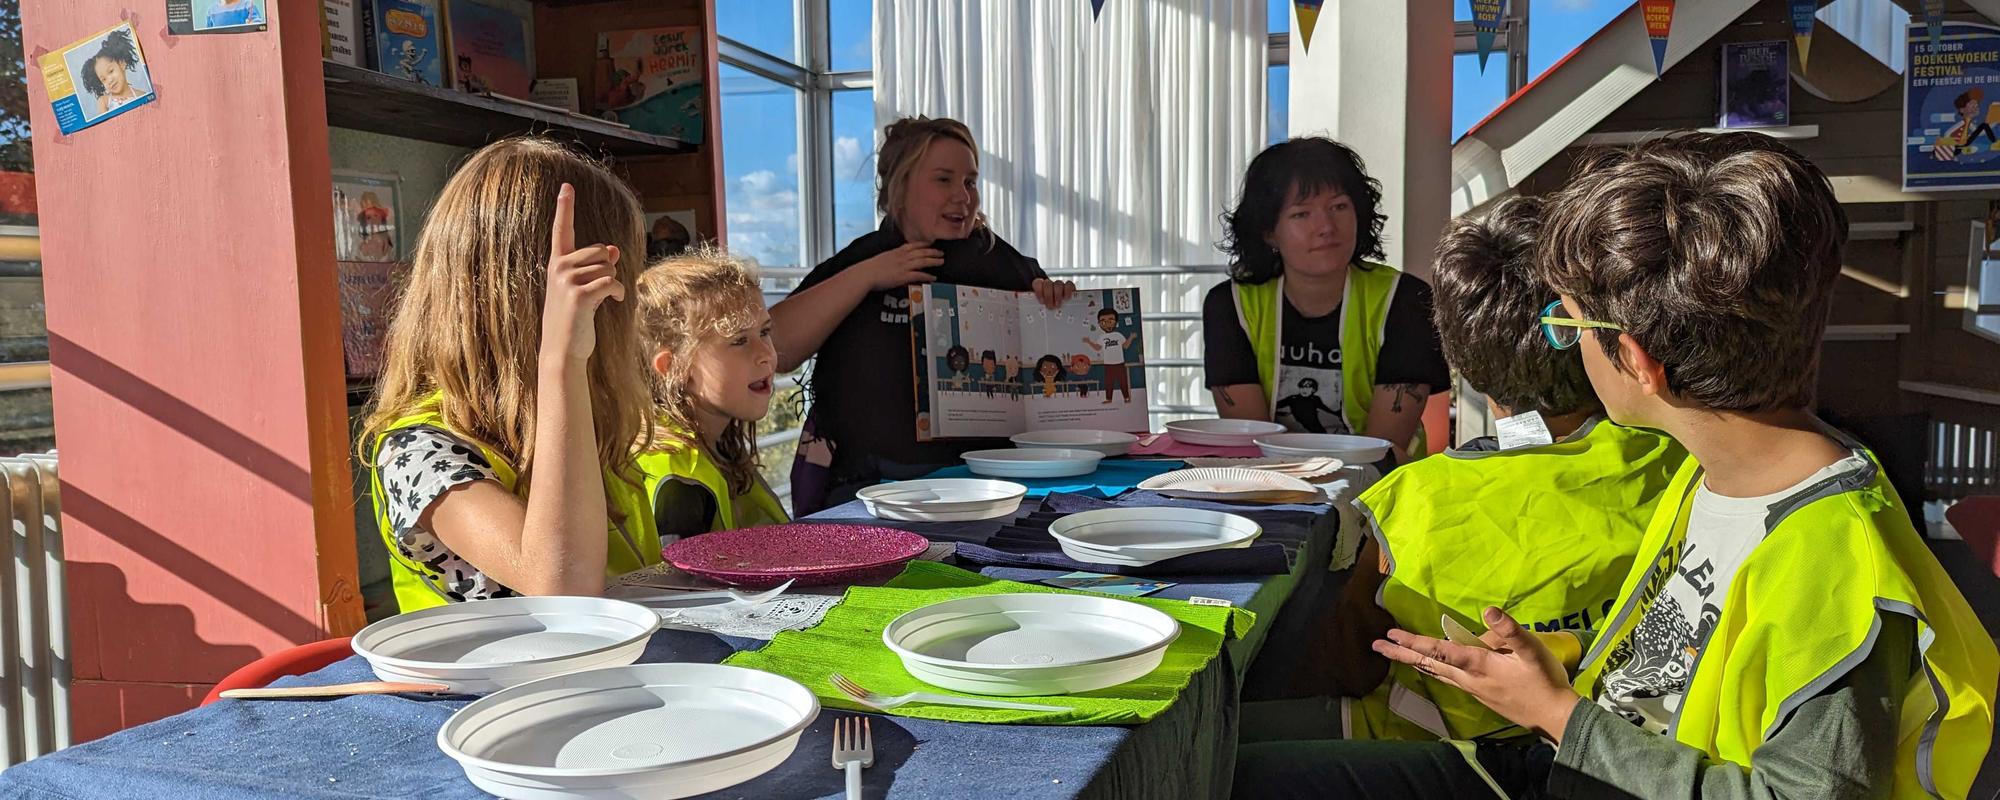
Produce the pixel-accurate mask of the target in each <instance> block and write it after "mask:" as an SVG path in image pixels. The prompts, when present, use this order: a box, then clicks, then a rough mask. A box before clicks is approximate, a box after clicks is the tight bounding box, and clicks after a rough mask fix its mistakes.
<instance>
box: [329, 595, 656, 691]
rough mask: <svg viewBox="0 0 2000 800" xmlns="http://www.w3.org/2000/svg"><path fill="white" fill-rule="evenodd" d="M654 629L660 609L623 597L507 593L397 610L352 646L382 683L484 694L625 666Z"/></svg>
mask: <svg viewBox="0 0 2000 800" xmlns="http://www.w3.org/2000/svg"><path fill="white" fill-rule="evenodd" d="M659 627H660V616H659V614H658V613H656V612H654V611H653V610H652V609H649V608H647V607H645V606H642V605H639V604H637V603H628V602H625V601H623V600H613V599H610V598H604V597H504V598H499V599H495V600H474V601H470V602H464V603H453V604H451V605H448V606H437V607H434V608H426V609H422V610H419V611H412V612H409V613H407V614H398V615H396V616H393V617H390V618H388V619H385V620H381V621H379V622H376V623H374V624H372V625H369V626H368V627H366V628H362V629H361V632H360V633H357V634H355V635H354V642H353V646H354V652H356V653H358V654H360V655H361V657H362V658H365V659H367V660H368V665H369V666H370V667H373V668H374V670H375V676H376V677H378V678H381V679H382V680H385V681H413V682H419V683H442V684H445V685H448V686H450V687H451V690H452V691H453V692H458V693H462V694H484V693H486V692H492V691H497V690H500V689H504V688H506V687H509V686H515V685H518V684H522V683H527V682H528V681H532V680H536V679H539V678H546V677H549V676H551V675H561V674H563V673H566V672H575V671H578V670H585V669H592V668H595V667H609V666H619V665H624V664H630V663H632V662H634V661H637V660H639V655H640V654H641V653H643V652H645V650H646V641H647V640H648V639H650V638H652V636H653V632H654V631H655V630H658V629H659Z"/></svg>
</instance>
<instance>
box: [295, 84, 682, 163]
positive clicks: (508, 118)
mask: <svg viewBox="0 0 2000 800" xmlns="http://www.w3.org/2000/svg"><path fill="white" fill-rule="evenodd" d="M321 64H322V65H323V66H324V68H325V72H326V121H327V124H328V125H332V126H334V127H339V128H353V129H355V130H363V131H370V132H373V133H382V134H388V135H391V136H402V137H407V138H411V139H422V140H425V141H431V142H439V143H442V144H449V145H456V146H459V147H479V146H481V145H485V144H487V143H489V142H493V141H497V140H500V139H504V138H506V137H509V136H517V135H521V134H528V133H537V134H544V135H548V136H554V137H557V138H561V139H568V140H570V141H573V142H576V143H577V144H579V145H582V146H583V147H584V148H585V149H587V150H590V151H593V152H599V153H604V154H609V155H617V156H659V155H674V154H680V153H692V152H695V150H696V148H695V147H694V146H693V145H689V144H687V143H685V142H682V141H681V140H679V139H675V138H672V137H669V136H658V135H654V134H650V133H642V132H640V131H635V130H632V129H631V128H626V127H622V126H619V125H614V124H611V123H608V122H604V121H602V120H597V119H592V118H589V117H579V116H574V115H571V114H563V113H556V112H554V111H548V110H545V109H541V108H536V107H534V106H528V105H522V104H519V103H511V102H508V101H506V100H499V99H495V98H491V97H485V96H481V95H475V94H466V93H464V92H459V91H453V90H451V89H441V88H438V87H435V86H426V85H424V84H421V83H417V82H414V81H406V80H403V79H400V78H393V77H390V76H388V75H384V74H382V73H379V72H376V71H374V70H368V69H362V68H360V67H351V66H348V65H346V64H337V63H334V62H332V61H323V62H321Z"/></svg>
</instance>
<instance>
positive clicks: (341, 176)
mask: <svg viewBox="0 0 2000 800" xmlns="http://www.w3.org/2000/svg"><path fill="white" fill-rule="evenodd" d="M398 183H399V181H398V179H397V177H396V176H394V175H373V174H368V173H362V172H345V171H339V170H336V171H335V172H334V173H333V243H334V244H333V250H334V258H335V259H338V260H340V261H373V262H383V261H398V260H400V259H401V258H402V241H401V237H400V236H399V235H398V230H399V226H398V225H397V223H398V221H399V220H398V215H397V210H398V208H399V205H398V198H397V194H398Z"/></svg>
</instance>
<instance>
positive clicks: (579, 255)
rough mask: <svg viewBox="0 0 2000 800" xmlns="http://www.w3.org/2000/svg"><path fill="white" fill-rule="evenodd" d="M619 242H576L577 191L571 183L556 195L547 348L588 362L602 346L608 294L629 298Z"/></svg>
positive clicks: (545, 314) (545, 317)
mask: <svg viewBox="0 0 2000 800" xmlns="http://www.w3.org/2000/svg"><path fill="white" fill-rule="evenodd" d="M621 255H622V254H621V253H620V252H619V250H618V246H617V245H606V244H593V245H591V246H589V247H585V248H583V249H581V250H579V249H577V246H576V189H575V187H572V186H570V185H569V184H567V183H565V184H563V185H562V189H561V190H560V191H558V192H557V193H556V217H555V225H554V231H553V232H552V233H551V235H550V241H549V265H548V277H547V290H546V292H545V294H544V297H543V300H542V352H543V354H544V355H549V354H555V353H562V354H563V355H564V356H565V357H566V358H569V359H573V360H576V361H586V360H588V359H589V358H590V354H591V352H592V351H595V350H596V349H597V307H598V306H600V305H603V304H604V300H605V298H607V297H608V298H611V299H613V300H624V299H625V285H624V284H622V283H619V282H618V259H619V257H620V256H621Z"/></svg>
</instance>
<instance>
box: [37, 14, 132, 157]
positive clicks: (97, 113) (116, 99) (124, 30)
mask: <svg viewBox="0 0 2000 800" xmlns="http://www.w3.org/2000/svg"><path fill="white" fill-rule="evenodd" d="M41 67H42V80H43V82H44V83H45V84H46V85H47V87H48V91H49V104H50V105H51V106H53V107H54V109H55V114H56V124H57V126H58V127H59V128H60V129H61V130H62V132H63V133H75V132H76V131H79V130H83V129H84V128H88V127H90V126H92V125H96V124H97V123H99V122H103V121H104V120H107V119H110V118H111V117H114V116H117V115H119V114H122V113H124V112H126V111H128V110H131V109H134V108H137V107H139V106H142V105H145V104H146V103H148V102H151V101H152V99H153V78H152V76H151V75H150V74H149V73H148V72H147V68H146V58H145V56H144V55H143V54H141V53H140V52H139V37H138V35H137V34H136V33H134V32H133V30H132V24H131V23H129V22H121V23H119V24H118V25H117V26H115V27H111V28H107V29H105V30H104V31H101V32H99V33H97V34H96V35H94V36H91V37H89V38H87V39H84V40H82V41H78V42H74V43H72V44H70V45H69V46H68V47H65V48H63V49H61V50H58V51H56V52H54V53H50V54H48V55H45V56H42V58H41Z"/></svg>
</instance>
